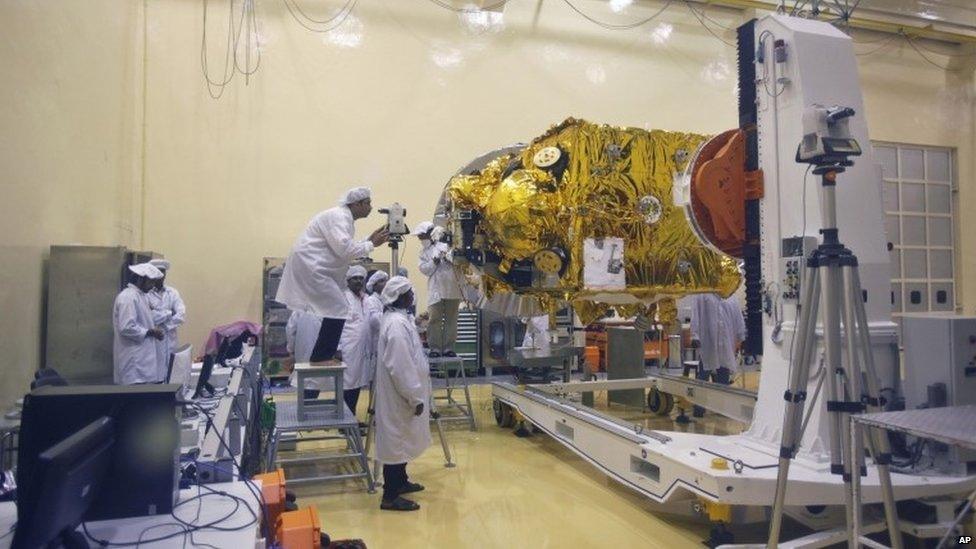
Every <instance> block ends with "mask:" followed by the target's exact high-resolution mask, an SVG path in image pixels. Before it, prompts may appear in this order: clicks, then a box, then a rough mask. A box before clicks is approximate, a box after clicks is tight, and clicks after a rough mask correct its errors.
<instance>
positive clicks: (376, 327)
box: [366, 294, 383, 376]
mask: <svg viewBox="0 0 976 549" xmlns="http://www.w3.org/2000/svg"><path fill="white" fill-rule="evenodd" d="M366 318H367V319H368V322H369V362H370V368H372V371H373V375H374V376H375V375H376V361H377V357H378V356H379V355H378V350H377V345H378V344H379V341H380V324H381V323H382V322H383V302H382V301H381V300H380V296H379V294H370V295H369V296H367V297H366Z"/></svg>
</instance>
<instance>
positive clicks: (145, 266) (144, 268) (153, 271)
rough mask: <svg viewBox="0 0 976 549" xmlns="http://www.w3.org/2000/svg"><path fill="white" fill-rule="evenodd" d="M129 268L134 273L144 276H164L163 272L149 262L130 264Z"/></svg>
mask: <svg viewBox="0 0 976 549" xmlns="http://www.w3.org/2000/svg"><path fill="white" fill-rule="evenodd" d="M129 270H130V271H132V272H133V273H135V274H137V275H139V276H144V277H146V278H149V279H151V280H158V279H160V278H163V273H162V271H160V270H159V269H157V268H156V267H153V266H152V265H150V264H149V263H140V264H138V265H129Z"/></svg>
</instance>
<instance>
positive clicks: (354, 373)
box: [339, 289, 373, 389]
mask: <svg viewBox="0 0 976 549" xmlns="http://www.w3.org/2000/svg"><path fill="white" fill-rule="evenodd" d="M345 299H346V301H347V302H348V303H349V318H347V319H346V323H345V325H343V327H342V337H340V338H339V350H340V351H342V362H343V363H344V364H345V365H346V370H345V372H343V375H342V387H343V389H357V388H359V387H365V386H367V385H369V382H370V381H372V380H373V368H372V360H371V356H370V355H371V353H370V344H369V342H370V339H371V335H372V334H371V333H370V329H369V313H368V311H367V308H366V296H365V295H364V296H363V297H361V298H360V297H359V296H357V295H356V294H354V293H352V291H351V290H348V289H347V290H346V295H345Z"/></svg>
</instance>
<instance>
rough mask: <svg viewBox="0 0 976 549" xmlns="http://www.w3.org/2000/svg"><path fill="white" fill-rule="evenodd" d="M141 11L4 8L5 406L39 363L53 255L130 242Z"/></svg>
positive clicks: (1, 332) (108, 1) (90, 0)
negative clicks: (46, 271) (72, 247)
mask: <svg viewBox="0 0 976 549" xmlns="http://www.w3.org/2000/svg"><path fill="white" fill-rule="evenodd" d="M141 13H142V12H141V7H140V6H138V5H136V4H135V3H126V2H118V1H116V0H104V1H101V0H97V1H96V0H86V1H85V2H26V1H16V2H14V1H4V2H0V66H2V67H3V84H2V85H0V105H2V107H0V405H2V406H6V405H7V404H9V402H10V400H12V399H14V398H17V397H20V396H22V394H23V393H24V390H25V389H26V388H27V384H28V382H29V379H31V375H32V372H33V371H34V370H35V369H37V365H38V363H39V360H40V353H41V333H42V332H41V319H42V317H43V311H42V306H43V303H42V295H43V291H42V281H43V271H42V266H43V261H44V258H45V257H46V256H47V251H48V247H49V246H50V245H51V244H53V243H58V244H65V243H82V244H95V245H101V244H114V243H126V242H128V241H129V240H130V239H131V226H132V218H131V214H130V212H133V208H132V204H131V200H132V199H133V197H134V196H135V195H134V189H133V188H132V185H133V184H134V183H138V181H139V171H140V164H139V156H138V151H139V150H140V148H139V143H140V139H139V136H140V131H141V129H140V125H139V120H140V116H141V115H140V113H141V105H140V94H139V93H137V92H138V88H137V87H136V84H137V82H139V81H140V80H141V67H142V64H141V56H140V53H139V50H138V49H137V48H134V47H133V46H134V45H135V44H139V43H141V41H140V40H139V35H140V33H141V29H142V15H141ZM137 115H138V116H137ZM93 314H111V311H97V312H96V311H93Z"/></svg>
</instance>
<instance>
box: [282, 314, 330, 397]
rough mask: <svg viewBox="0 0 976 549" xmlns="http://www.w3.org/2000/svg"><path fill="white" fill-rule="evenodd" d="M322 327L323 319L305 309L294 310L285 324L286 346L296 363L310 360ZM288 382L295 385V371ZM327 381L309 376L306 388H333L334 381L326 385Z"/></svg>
mask: <svg viewBox="0 0 976 549" xmlns="http://www.w3.org/2000/svg"><path fill="white" fill-rule="evenodd" d="M321 329H322V319H321V318H320V317H317V316H315V315H313V314H312V313H306V312H304V311H292V312H291V316H289V317H288V324H285V346H286V348H287V349H288V352H289V353H291V356H292V357H293V358H294V359H295V362H296V363H303V362H308V361H310V360H311V359H312V349H314V348H315V342H316V341H317V340H318V338H319V330H321ZM288 382H289V383H290V384H291V386H292V387H294V386H295V383H296V377H295V372H292V373H291V377H290V378H289V380H288ZM325 385H326V381H325V380H323V379H321V378H314V377H313V378H309V379H307V380H306V381H305V388H306V389H310V390H316V391H323V390H327V389H332V388H333V387H332V383H328V385H329V386H328V387H326V386H325Z"/></svg>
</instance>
